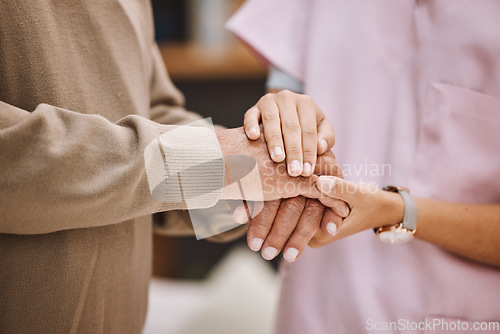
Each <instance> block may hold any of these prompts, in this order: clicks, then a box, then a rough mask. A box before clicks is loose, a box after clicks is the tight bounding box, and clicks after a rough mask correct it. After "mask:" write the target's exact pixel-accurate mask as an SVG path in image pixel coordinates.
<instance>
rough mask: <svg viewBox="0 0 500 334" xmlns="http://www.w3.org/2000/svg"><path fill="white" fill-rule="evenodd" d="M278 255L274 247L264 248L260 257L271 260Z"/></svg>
mask: <svg viewBox="0 0 500 334" xmlns="http://www.w3.org/2000/svg"><path fill="white" fill-rule="evenodd" d="M276 255H278V250H277V249H276V248H274V247H266V248H264V250H263V251H262V257H263V258H264V259H266V260H268V261H269V260H272V259H274V258H275V257H276Z"/></svg>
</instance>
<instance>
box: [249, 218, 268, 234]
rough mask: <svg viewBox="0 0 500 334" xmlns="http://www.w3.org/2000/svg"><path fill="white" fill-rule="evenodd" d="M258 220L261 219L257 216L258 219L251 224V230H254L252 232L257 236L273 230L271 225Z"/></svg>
mask: <svg viewBox="0 0 500 334" xmlns="http://www.w3.org/2000/svg"><path fill="white" fill-rule="evenodd" d="M258 218H261V217H259V216H257V218H254V219H253V220H252V222H251V223H250V224H251V225H250V228H251V229H252V231H253V232H254V233H256V234H258V232H262V231H269V229H270V228H271V224H268V223H265V220H264V219H258Z"/></svg>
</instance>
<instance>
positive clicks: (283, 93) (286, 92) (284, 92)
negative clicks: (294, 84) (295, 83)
mask: <svg viewBox="0 0 500 334" xmlns="http://www.w3.org/2000/svg"><path fill="white" fill-rule="evenodd" d="M278 95H280V96H284V97H291V96H294V95H295V93H293V92H292V91H291V90H289V89H283V90H281V91H280V92H279V93H278Z"/></svg>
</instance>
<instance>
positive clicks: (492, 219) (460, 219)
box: [415, 198, 500, 267]
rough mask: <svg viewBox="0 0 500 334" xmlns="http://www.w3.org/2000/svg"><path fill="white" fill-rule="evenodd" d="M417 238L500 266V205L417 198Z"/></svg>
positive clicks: (476, 259)
mask: <svg viewBox="0 0 500 334" xmlns="http://www.w3.org/2000/svg"><path fill="white" fill-rule="evenodd" d="M416 202H417V207H418V221H417V226H418V228H417V232H416V233H415V237H417V238H419V239H421V240H424V241H427V242H430V243H433V244H435V245H436V246H439V247H442V248H444V249H446V250H449V251H450V252H453V253H455V254H458V255H461V256H463V257H466V258H469V259H471V260H474V261H478V262H481V263H484V264H488V265H493V266H496V267H500V229H499V227H500V205H498V204H492V205H480V204H460V203H448V202H441V201H433V200H428V199H421V198H417V199H416Z"/></svg>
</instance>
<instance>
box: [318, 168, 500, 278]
mask: <svg viewBox="0 0 500 334" xmlns="http://www.w3.org/2000/svg"><path fill="white" fill-rule="evenodd" d="M317 186H318V189H319V190H320V191H321V192H323V193H324V194H325V195H326V196H328V197H331V198H337V199H341V200H343V201H345V202H346V203H348V205H349V206H350V209H351V213H350V214H349V216H347V218H345V219H344V221H343V222H342V223H341V225H338V226H337V228H338V233H337V234H336V235H335V236H332V235H331V234H329V233H327V231H325V229H323V228H322V229H321V230H319V231H318V233H317V234H316V235H315V236H314V238H313V239H312V240H311V242H310V244H309V245H310V246H311V247H321V246H324V245H327V244H329V243H331V242H333V241H335V240H338V239H341V238H344V237H347V236H349V235H351V234H354V233H357V232H360V231H363V230H366V229H372V228H375V227H379V226H384V225H393V224H397V223H399V222H401V221H402V220H403V216H404V202H403V199H402V197H401V195H399V194H397V193H393V192H388V191H383V190H381V189H379V188H378V187H377V186H376V185H375V184H373V183H352V182H349V181H346V180H343V179H340V178H336V177H328V176H321V177H320V178H319V179H318V183H317ZM415 202H416V204H417V210H418V215H417V230H416V233H415V237H416V238H418V239H421V240H424V241H427V242H430V243H432V244H434V245H436V246H439V247H441V248H443V249H446V250H448V251H450V252H453V253H455V254H457V255H459V256H462V257H464V258H468V259H470V260H473V261H476V262H479V263H482V264H486V265H490V266H493V267H496V268H500V229H499V228H498V227H499V226H500V205H499V204H463V203H450V202H443V201H436V200H430V199H423V198H415ZM374 237H375V236H374Z"/></svg>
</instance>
